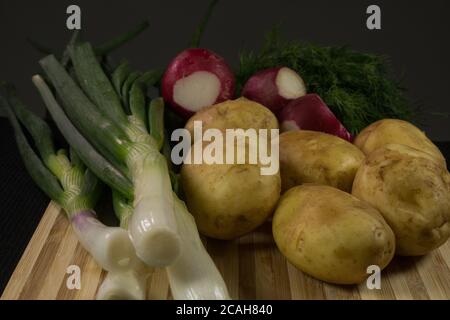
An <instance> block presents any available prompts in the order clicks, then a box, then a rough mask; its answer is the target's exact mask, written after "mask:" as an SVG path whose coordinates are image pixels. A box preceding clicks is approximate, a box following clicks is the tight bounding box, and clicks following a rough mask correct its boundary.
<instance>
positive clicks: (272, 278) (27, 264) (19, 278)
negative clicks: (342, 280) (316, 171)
mask: <svg viewBox="0 0 450 320" xmlns="http://www.w3.org/2000/svg"><path fill="white" fill-rule="evenodd" d="M206 246H207V249H208V251H209V252H210V254H211V256H212V257H213V259H214V261H215V262H216V265H217V267H218V268H219V270H220V271H221V273H222V275H223V277H224V279H225V282H226V283H227V285H228V290H229V292H230V295H231V296H232V298H233V299H446V300H448V299H450V241H447V243H446V244H445V245H444V246H442V247H441V248H439V249H438V250H435V251H434V252H432V253H430V254H429V255H427V256H425V257H422V258H404V257H396V258H395V259H394V261H393V262H392V263H391V264H390V265H389V266H388V267H387V268H386V269H385V270H384V271H383V273H382V277H381V290H369V289H367V287H366V285H365V283H363V284H362V285H360V286H336V285H330V284H326V283H324V282H321V281H319V280H315V279H313V278H311V277H309V276H307V275H305V274H303V273H302V272H301V271H299V270H297V269H296V268H295V267H293V266H292V265H290V264H289V263H287V262H286V260H285V258H284V257H283V256H282V255H281V254H280V253H279V251H278V250H277V248H276V246H275V244H274V242H273V238H272V235H271V231H270V224H269V223H268V224H266V225H264V226H262V227H261V228H259V229H258V230H257V231H255V232H253V233H252V234H249V235H247V236H244V237H242V238H240V239H238V240H236V241H228V242H225V241H216V240H210V239H208V240H207V242H206ZM70 265H78V266H79V267H80V269H81V289H80V290H77V289H72V290H69V289H67V286H66V281H67V278H68V276H69V274H68V273H66V269H67V267H68V266H70ZM104 277H105V272H103V271H102V270H101V269H100V268H99V267H98V266H97V265H96V263H95V262H94V261H93V260H92V258H91V257H90V256H89V255H88V254H87V253H86V252H85V251H84V249H83V248H82V247H81V245H80V244H79V243H78V241H77V239H76V237H75V235H74V233H73V232H72V229H71V227H70V225H69V224H68V222H67V219H66V218H65V216H64V215H63V214H61V210H60V208H59V207H58V206H57V205H55V204H54V203H50V204H49V206H48V208H47V210H46V212H45V214H44V216H43V218H42V220H41V222H40V224H39V226H38V228H37V229H36V231H35V233H34V235H33V237H32V239H31V241H30V243H29V244H28V247H27V248H26V250H25V252H24V254H23V256H22V258H21V260H20V262H19V263H18V265H17V267H16V269H15V271H14V273H13V275H12V276H11V279H10V281H9V283H8V285H7V287H6V289H5V291H4V292H3V295H2V297H1V299H94V298H95V295H96V292H97V289H98V287H99V285H100V284H101V282H102V280H103V278H104ZM147 298H148V299H171V294H170V288H169V284H168V281H167V277H166V274H165V272H164V270H157V271H156V272H155V273H154V274H153V275H152V276H151V278H150V279H149V283H148V297H147Z"/></svg>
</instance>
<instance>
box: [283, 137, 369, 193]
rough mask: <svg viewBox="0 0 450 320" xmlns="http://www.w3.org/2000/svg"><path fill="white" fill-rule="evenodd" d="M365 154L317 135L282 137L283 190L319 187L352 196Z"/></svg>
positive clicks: (347, 144)
mask: <svg viewBox="0 0 450 320" xmlns="http://www.w3.org/2000/svg"><path fill="white" fill-rule="evenodd" d="M363 161H364V154H363V153H362V152H361V151H360V150H359V149H358V148H357V147H355V146H354V145H353V144H351V143H350V142H347V141H345V140H343V139H341V138H338V137H336V136H333V135H329V134H326V133H322V132H316V131H307V130H299V131H289V132H285V133H283V134H281V135H280V170H281V182H282V190H283V191H286V190H288V189H290V188H291V187H293V186H296V185H300V184H302V183H317V184H324V185H329V186H332V187H336V188H338V189H341V190H344V191H347V192H350V191H351V189H352V183H353V179H354V177H355V174H356V171H357V170H358V168H359V166H360V165H361V164H362V162H363Z"/></svg>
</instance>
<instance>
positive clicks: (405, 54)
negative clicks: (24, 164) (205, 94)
mask: <svg viewBox="0 0 450 320" xmlns="http://www.w3.org/2000/svg"><path fill="white" fill-rule="evenodd" d="M207 3H208V0H192V1H181V0H178V1H174V0H163V1H162V0H146V1H138V0H128V1H106V0H90V1H87V0H85V1H66V0H58V1H56V0H53V1H50V0H39V1H23V0H14V1H13V0H0V39H1V42H0V48H1V50H0V57H1V59H0V80H8V81H12V82H14V83H15V84H16V85H17V87H18V88H19V90H20V93H21V95H22V96H23V98H24V100H25V101H26V102H27V103H28V104H29V105H30V106H32V107H33V108H34V109H35V110H37V111H38V112H40V113H42V112H43V111H42V110H44V108H43V104H42V102H41V101H40V99H39V97H38V95H37V93H36V92H35V89H34V88H33V86H32V84H31V81H30V77H31V75H32V74H33V73H36V72H39V71H40V70H39V67H38V65H37V60H38V59H39V57H40V55H39V54H38V53H37V52H36V51H34V50H33V49H31V47H30V45H29V44H28V43H27V41H26V38H27V37H31V38H33V39H36V40H39V41H40V42H42V43H44V44H46V45H47V46H48V47H51V48H53V49H54V50H55V51H57V52H60V51H61V50H62V48H63V47H64V44H65V43H66V41H67V39H68V37H69V31H68V30H67V29H66V18H67V15H66V8H67V6H68V5H70V4H77V5H79V6H80V7H81V10H82V28H83V29H84V31H85V33H86V37H87V38H88V39H89V40H92V41H93V42H94V43H100V42H102V41H104V40H107V39H110V38H111V37H113V36H114V35H116V34H118V33H120V32H122V31H124V30H127V29H129V28H130V27H132V26H134V25H135V24H137V23H138V22H139V21H141V20H142V19H145V18H148V19H149V21H150V23H151V28H150V29H149V30H148V31H146V32H145V33H144V34H143V35H141V36H140V37H139V38H138V39H137V40H135V41H134V42H132V43H130V44H129V45H127V46H126V47H124V48H122V49H120V50H118V51H117V52H116V54H115V55H114V56H115V57H116V59H117V60H118V59H120V58H121V57H127V58H128V59H129V60H130V61H132V63H133V64H134V65H135V66H136V67H137V68H139V69H145V68H151V67H163V66H165V65H166V64H167V63H168V62H169V60H170V59H171V58H172V57H173V56H174V55H175V54H176V53H177V52H179V51H180V50H182V49H183V48H185V47H186V45H187V43H188V41H189V38H190V36H191V34H192V31H193V30H194V28H195V26H196V24H197V22H198V21H199V19H200V17H201V16H202V14H203V13H204V11H205V8H206V6H207ZM370 4H377V5H379V6H380V7H381V10H382V30H375V31H370V30H368V29H367V28H366V18H367V14H366V8H367V6H368V5H370ZM449 14H450V1H445V0H429V1H407V0H395V1H393V0H387V1H381V0H377V1H375V0H371V1H366V0H339V1H337V0H314V1H306V0H296V1H289V0H278V1H263V0H258V1H250V0H222V1H221V2H220V3H219V4H218V6H217V8H216V11H215V13H214V15H213V17H212V20H211V21H210V24H209V26H208V28H207V32H206V34H205V36H204V39H203V43H202V44H203V46H205V47H208V48H210V49H212V50H214V51H216V52H218V53H219V54H221V55H222V56H224V57H225V58H226V59H227V61H229V63H230V64H231V65H233V66H236V65H237V61H238V59H237V57H238V51H239V49H241V48H244V47H245V48H250V49H251V48H258V47H259V46H260V44H261V42H262V40H263V35H264V33H265V32H266V31H268V30H270V29H271V28H272V26H273V25H275V24H277V23H279V22H281V23H282V27H281V29H282V31H283V34H284V35H285V36H286V38H288V39H300V40H307V41H311V42H316V43H319V44H326V45H349V46H350V47H352V48H354V49H358V50H362V51H369V52H376V53H380V54H386V55H388V56H390V57H391V59H392V63H393V66H394V70H395V75H396V76H397V77H399V78H402V79H404V84H405V86H406V87H407V88H408V89H409V93H408V94H409V96H410V97H411V99H413V100H414V101H416V102H417V103H419V104H421V105H423V114H421V115H420V116H419V117H417V119H416V122H417V123H418V124H419V125H420V126H421V127H422V128H423V129H424V130H426V131H427V133H428V134H429V136H430V137H431V138H432V139H433V140H450V129H449V128H448V123H449V121H450V116H449V115H447V116H443V115H442V114H450V105H449V102H448V92H449V87H450V86H449V84H450V83H449V82H450V81H449V74H450V62H449V57H450V42H449V41H448V38H449V31H450V19H448V15H449Z"/></svg>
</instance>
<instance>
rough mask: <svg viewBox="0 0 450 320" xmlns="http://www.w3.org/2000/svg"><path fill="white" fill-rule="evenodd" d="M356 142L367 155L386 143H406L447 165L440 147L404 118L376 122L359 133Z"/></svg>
mask: <svg viewBox="0 0 450 320" xmlns="http://www.w3.org/2000/svg"><path fill="white" fill-rule="evenodd" d="M354 144H355V145H356V146H357V147H358V148H360V149H361V150H362V151H363V152H364V153H365V154H366V155H367V154H370V153H371V152H373V151H375V150H376V149H378V148H380V147H383V146H384V145H386V144H404V145H407V146H409V147H413V148H415V149H418V150H421V151H423V152H427V153H429V154H431V155H432V156H433V157H435V158H436V159H437V160H438V161H439V162H440V163H442V164H443V165H444V166H445V158H444V156H443V155H442V153H441V151H439V149H438V147H436V146H435V145H434V144H433V142H431V140H430V139H428V138H427V136H426V135H425V133H424V132H422V131H421V130H420V129H419V128H417V127H415V126H414V125H412V124H411V123H409V122H406V121H403V120H397V119H384V120H379V121H377V122H374V123H372V124H371V125H370V126H368V127H367V128H365V129H364V130H362V131H361V132H360V133H359V135H358V136H357V137H356V138H355V141H354Z"/></svg>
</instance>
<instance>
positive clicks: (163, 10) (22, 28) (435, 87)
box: [0, 0, 450, 293]
mask: <svg viewBox="0 0 450 320" xmlns="http://www.w3.org/2000/svg"><path fill="white" fill-rule="evenodd" d="M207 3H208V0H192V1H181V0H179V1H174V0H164V1H162V0H146V1H138V0H128V1H106V0H90V1H87V0H85V1H66V0H58V1H57V0H53V1H50V0H39V1H23V0H14V1H12V0H0V81H1V80H7V81H10V82H13V83H14V84H15V85H16V86H17V87H18V89H19V94H20V95H21V97H22V98H23V100H24V101H25V102H26V103H27V104H28V105H29V106H30V107H32V108H33V109H34V110H35V111H37V112H38V113H40V114H42V113H43V110H44V107H43V103H42V102H41V99H40V98H39V96H38V94H37V93H36V91H35V89H34V88H33V86H32V84H31V81H30V78H31V76H32V75H33V74H34V73H36V72H39V71H40V70H39V67H38V64H37V61H38V59H39V58H40V57H41V55H40V54H39V53H37V52H36V51H35V50H33V49H32V48H31V47H30V45H29V43H28V42H27V40H26V38H27V37H31V38H33V39H35V40H38V41H40V42H42V43H43V44H45V45H47V46H49V47H50V48H52V49H53V50H54V51H55V52H57V53H59V52H61V51H62V49H63V47H64V45H65V43H66V42H67V40H68V38H69V36H70V32H69V31H68V30H67V29H66V27H65V25H66V18H67V15H66V13H65V12H66V8H67V6H68V5H70V4H78V5H79V6H80V7H81V9H82V28H83V30H84V32H85V36H86V37H87V38H88V39H89V40H91V41H93V42H94V43H101V42H103V41H104V40H108V39H110V38H111V37H113V36H114V35H117V34H118V33H121V32H123V31H125V30H128V29H129V28H131V27H133V26H134V25H136V24H137V23H138V22H140V21H141V20H143V19H146V18H148V19H149V21H150V23H151V27H150V29H149V30H147V31H146V32H145V33H144V34H142V35H141V36H140V37H139V38H138V39H136V40H135V41H133V42H132V43H130V44H128V45H126V46H125V47H124V48H122V49H120V50H118V51H117V52H116V53H115V54H114V57H115V58H116V59H117V60H119V59H120V58H122V57H126V58H127V59H129V60H130V61H131V62H132V63H133V64H134V66H135V67H136V68H138V69H146V68H153V67H164V66H165V65H166V64H167V63H168V62H169V60H170V59H171V58H172V57H173V56H174V55H176V53H177V52H179V51H181V50H182V49H184V48H185V47H186V46H187V44H188V41H189V39H190V36H191V34H192V32H193V30H194V28H195V26H196V25H197V23H198V21H199V19H200V18H201V16H202V15H203V13H204V11H205V8H206V6H207ZM370 4H377V5H379V6H380V7H381V10H382V30H377V31H369V30H367V28H366V18H367V15H366V13H365V12H366V8H367V6H368V5H370ZM449 14H450V1H445V0H429V1H407V0H395V1H393V0H390V1H389V0H387V1H380V0H379V1H375V0H373V1H366V0H340V1H337V0H334V1H333V0H328V1H327V0H310V1H303V0H296V1H288V0H279V1H263V0H259V1H250V0H222V1H221V2H220V3H219V5H218V6H217V8H216V11H215V13H214V15H213V17H212V20H211V21H210V24H209V26H208V28H207V31H206V33H205V35H204V39H203V42H202V45H203V46H204V47H208V48H210V49H212V50H214V51H216V52H218V53H219V54H221V55H222V56H223V57H225V58H226V59H227V60H228V61H229V63H230V64H231V65H232V66H234V67H236V65H237V62H238V52H239V50H240V49H241V48H248V49H254V48H258V47H259V46H260V44H261V43H262V41H263V35H264V33H265V32H266V31H269V30H270V29H271V28H272V27H273V26H274V25H275V24H278V23H280V22H281V23H282V25H281V30H282V32H283V34H284V35H285V37H286V38H287V39H298V40H306V41H311V42H315V43H319V44H324V45H349V46H350V47H352V48H354V49H357V50H362V51H368V52H375V53H380V54H385V55H388V56H390V57H391V61H392V64H393V67H394V72H395V75H396V76H397V77H402V78H403V79H404V85H405V86H406V87H407V88H408V89H409V92H408V94H409V96H410V97H411V99H413V100H414V101H416V102H418V103H420V104H421V105H422V106H423V114H421V115H420V116H418V117H417V119H416V122H417V123H418V124H419V125H420V126H421V127H422V128H423V129H424V130H426V132H427V134H428V135H429V136H430V137H431V138H432V139H433V140H438V141H445V140H446V141H449V140H450V129H449V122H450V116H443V115H442V114H450V105H449V102H448V93H449V91H450V90H449V89H450V86H449V84H450V81H449V73H450V62H449V57H450V43H449V41H448V38H449V35H448V34H449V31H450V19H448V16H449ZM0 114H1V110H0ZM439 146H440V147H441V149H442V150H443V152H444V154H446V157H447V159H449V156H450V144H439ZM47 202H48V199H47V198H46V197H45V196H44V195H43V194H42V192H40V191H39V190H38V188H37V187H36V186H35V185H34V184H33V183H32V181H31V179H30V178H29V176H28V175H27V174H26V172H25V171H24V167H23V164H22V161H21V160H20V157H19V155H18V154H17V151H16V148H15V143H14V141H13V136H12V130H11V128H10V126H9V124H8V123H7V121H6V120H5V119H0V293H1V292H2V290H3V288H4V286H5V285H6V282H7V280H8V278H9V276H10V274H11V272H12V271H13V269H14V267H15V264H16V263H17V261H18V259H19V258H20V256H21V255H22V252H23V250H24V249H25V247H26V244H27V243H28V241H29V239H30V237H31V235H32V233H33V231H34V229H35V227H36V225H37V223H38V222H39V219H40V217H41V215H42V214H43V211H44V209H45V207H46V205H47Z"/></svg>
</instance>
